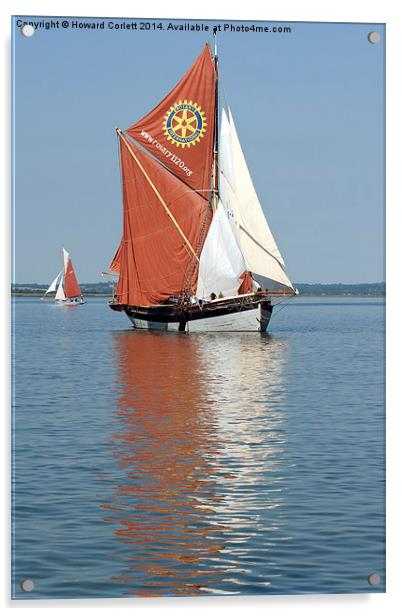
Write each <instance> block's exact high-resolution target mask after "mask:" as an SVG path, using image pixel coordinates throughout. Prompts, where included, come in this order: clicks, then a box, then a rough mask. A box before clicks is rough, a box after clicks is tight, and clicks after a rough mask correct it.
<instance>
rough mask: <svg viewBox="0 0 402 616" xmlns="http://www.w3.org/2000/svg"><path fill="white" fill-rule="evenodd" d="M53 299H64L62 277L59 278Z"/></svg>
mask: <svg viewBox="0 0 402 616" xmlns="http://www.w3.org/2000/svg"><path fill="white" fill-rule="evenodd" d="M55 299H59V300H63V299H66V296H65V294H64V289H63V277H62V278H61V280H60V284H59V288H58V289H57V293H56V295H55Z"/></svg>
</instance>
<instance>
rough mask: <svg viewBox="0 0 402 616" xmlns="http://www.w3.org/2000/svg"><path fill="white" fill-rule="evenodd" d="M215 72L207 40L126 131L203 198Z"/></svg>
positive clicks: (208, 178) (207, 179)
mask: <svg viewBox="0 0 402 616" xmlns="http://www.w3.org/2000/svg"><path fill="white" fill-rule="evenodd" d="M215 86H216V72H215V66H214V63H213V61H212V58H211V49H210V47H209V44H208V43H207V44H206V45H205V47H204V50H203V51H202V52H201V54H200V55H199V56H198V58H197V59H196V61H195V62H194V64H193V65H192V66H191V68H190V69H189V70H188V71H187V73H186V74H185V75H184V77H183V78H182V79H181V80H180V81H179V83H178V84H177V85H176V86H175V87H174V88H173V90H172V91H171V92H170V93H169V94H168V95H167V96H166V97H165V98H164V99H163V100H162V101H161V102H160V103H159V104H158V105H157V106H156V107H155V108H154V109H153V110H152V111H151V112H150V113H148V114H147V115H146V116H144V117H143V118H142V120H140V121H139V122H136V124H134V125H133V126H131V127H130V128H128V129H127V133H128V134H129V135H130V136H131V137H133V138H134V139H135V140H136V141H138V142H139V143H140V144H141V145H142V146H144V148H146V149H147V150H148V152H150V154H152V155H153V156H155V158H157V159H158V160H159V161H160V162H161V163H162V164H163V165H165V166H166V167H168V168H169V169H170V170H171V171H172V172H173V173H174V174H175V175H176V176H177V177H178V178H180V179H181V180H183V182H185V183H186V184H187V185H188V186H190V187H191V188H193V189H194V190H196V191H202V192H200V194H201V195H202V196H203V197H204V198H205V199H207V200H208V199H209V197H210V188H211V167H212V150H213V143H214V126H215Z"/></svg>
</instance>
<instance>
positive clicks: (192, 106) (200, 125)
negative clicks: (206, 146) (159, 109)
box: [163, 100, 207, 148]
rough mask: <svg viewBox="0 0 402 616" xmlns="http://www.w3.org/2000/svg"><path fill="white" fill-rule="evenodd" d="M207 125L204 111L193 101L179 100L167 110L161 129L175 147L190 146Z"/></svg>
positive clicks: (201, 134)
mask: <svg viewBox="0 0 402 616" xmlns="http://www.w3.org/2000/svg"><path fill="white" fill-rule="evenodd" d="M206 127H207V123H206V119H205V113H204V112H203V111H202V110H201V107H200V106H199V105H197V103H193V101H187V100H184V101H179V102H178V103H176V104H175V105H174V106H173V107H170V109H169V111H168V112H167V114H166V116H165V119H164V122H163V129H164V132H165V135H166V137H167V138H168V140H169V141H171V142H172V143H174V144H175V145H176V146H177V147H182V148H184V147H186V146H187V147H188V148H189V147H190V146H191V145H195V144H196V143H198V142H199V140H200V139H201V138H202V137H203V136H204V133H205V131H206V130H207V129H206Z"/></svg>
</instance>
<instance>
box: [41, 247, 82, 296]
mask: <svg viewBox="0 0 402 616" xmlns="http://www.w3.org/2000/svg"><path fill="white" fill-rule="evenodd" d="M54 292H55V296H54V300H55V302H56V303H58V304H62V305H64V306H80V305H81V304H84V303H85V302H84V298H83V296H82V293H81V289H80V286H79V284H78V281H77V278H76V275H75V272H74V268H73V263H72V261H71V258H70V255H69V253H68V252H67V250H65V249H64V248H63V269H62V271H61V272H59V273H58V274H57V276H56V278H55V279H54V280H53V282H52V283H51V284H50V286H49V288H48V289H47V291H46V293H45V295H44V296H43V298H42V299H46V298H47V297H49V298H50V293H54Z"/></svg>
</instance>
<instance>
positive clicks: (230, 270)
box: [196, 202, 246, 299]
mask: <svg viewBox="0 0 402 616" xmlns="http://www.w3.org/2000/svg"><path fill="white" fill-rule="evenodd" d="M245 270H246V264H245V262H244V259H243V255H242V254H241V252H240V248H239V246H238V244H237V241H236V238H235V236H234V234H233V231H232V228H231V226H230V223H229V221H228V217H227V214H226V212H225V210H224V208H223V206H222V203H221V202H219V203H218V207H217V209H216V212H215V214H214V217H213V219H212V222H211V225H210V227H209V230H208V235H207V238H206V240H205V243H204V246H203V249H202V252H201V255H200V266H199V271H198V283H197V291H196V295H197V297H198V298H202V299H207V298H208V299H209V297H210V295H211V293H215V294H216V295H217V296H219V294H220V293H222V295H223V296H225V297H227V296H230V295H236V293H237V290H238V288H239V286H240V285H241V282H242V281H241V278H240V276H241V274H242V273H243V272H244V271H245Z"/></svg>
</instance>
